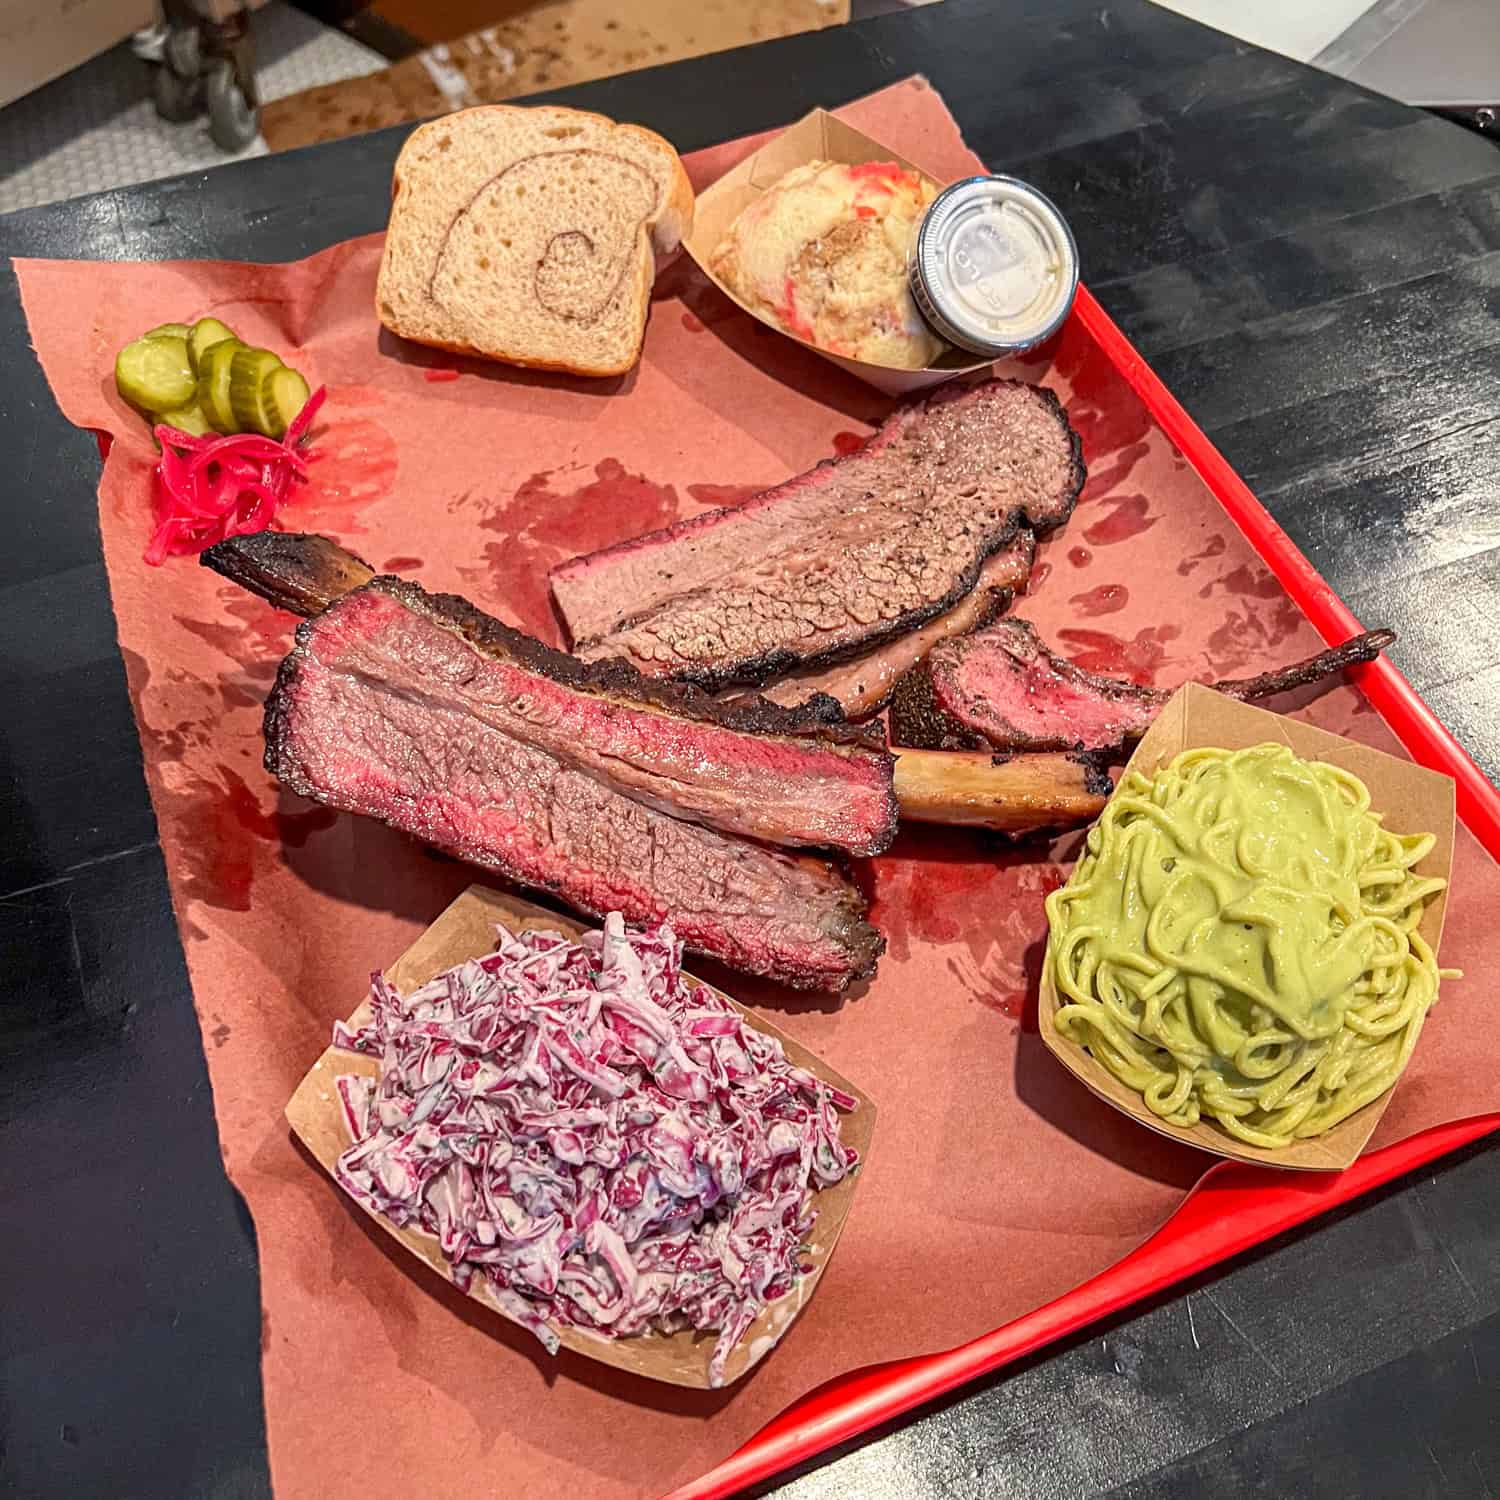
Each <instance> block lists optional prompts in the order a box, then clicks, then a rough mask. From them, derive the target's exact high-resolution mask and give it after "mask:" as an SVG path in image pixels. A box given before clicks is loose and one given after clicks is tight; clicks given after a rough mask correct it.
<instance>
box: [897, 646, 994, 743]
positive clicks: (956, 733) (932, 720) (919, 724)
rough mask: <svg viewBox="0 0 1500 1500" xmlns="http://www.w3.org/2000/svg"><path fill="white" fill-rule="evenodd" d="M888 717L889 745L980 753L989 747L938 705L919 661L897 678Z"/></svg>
mask: <svg viewBox="0 0 1500 1500" xmlns="http://www.w3.org/2000/svg"><path fill="white" fill-rule="evenodd" d="M889 717H890V721H891V744H893V745H896V746H898V747H899V748H901V749H903V750H905V749H912V750H982V749H984V748H985V747H986V746H987V745H988V744H989V741H988V740H986V739H985V737H984V736H983V735H981V734H976V733H975V732H974V731H973V730H972V729H970V728H968V727H967V726H966V725H964V724H960V723H959V721H958V720H957V719H955V718H954V717H953V715H952V714H950V713H946V712H945V711H944V710H943V709H942V708H940V707H939V706H938V701H937V699H936V697H934V696H933V691H932V683H931V682H929V681H928V679H927V672H926V668H925V664H924V663H921V662H919V663H918V664H917V665H916V666H914V667H913V668H912V669H911V670H910V671H909V672H903V673H902V674H901V676H900V677H899V678H898V679H897V681H896V686H895V688H894V689H893V690H892V692H891V712H890V716H889Z"/></svg>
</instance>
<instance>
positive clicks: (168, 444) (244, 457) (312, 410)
mask: <svg viewBox="0 0 1500 1500" xmlns="http://www.w3.org/2000/svg"><path fill="white" fill-rule="evenodd" d="M327 395H328V392H327V389H326V387H324V386H321V385H320V386H319V387H318V388H317V390H315V391H314V392H313V393H312V395H311V396H309V397H308V398H307V400H306V401H305V402H304V403H303V406H302V410H301V411H299V412H298V413H297V415H296V416H295V417H293V418H292V420H291V422H290V424H289V425H288V427H287V430H286V434H285V436H284V437H282V438H281V439H279V440H278V439H276V438H268V437H263V436H262V435H261V434H260V433H258V432H237V433H231V434H228V435H226V436H220V435H219V434H217V433H215V434H212V435H210V436H205V437H195V436H194V435H193V434H192V433H190V432H183V431H181V430H180V429H179V428H176V427H169V426H167V425H166V424H165V423H162V424H161V425H160V426H158V427H157V428H156V440H157V442H158V443H159V444H160V445H161V458H160V460H159V461H158V463H157V465H156V529H155V531H153V532H152V533H151V540H150V542H149V543H148V544H147V546H146V553H145V557H146V561H147V562H148V563H149V564H150V565H151V566H152V567H153V568H156V567H160V566H161V564H162V563H164V562H165V561H166V560H167V558H169V557H186V556H190V555H191V554H193V553H196V552H202V551H203V549H204V548H205V547H211V546H213V544H214V543H215V542H222V541H223V540H224V539H225V538H226V537H231V536H243V535H245V534H247V533H248V532H253V531H264V530H265V529H266V528H267V527H269V526H271V525H273V524H274V523H275V520H276V513H277V511H278V510H279V509H280V508H281V507H282V506H283V505H284V504H286V502H287V500H288V499H290V497H291V492H292V485H293V483H294V482H295V481H298V480H303V479H306V478H307V461H308V459H310V458H313V457H315V456H316V455H315V454H312V453H308V452H303V451H299V445H300V444H301V442H302V440H303V438H305V437H306V436H307V430H308V428H309V427H310V426H311V425H312V420H313V418H314V417H315V416H317V414H318V408H319V407H321V406H322V404H323V402H324V401H325V400H326V399H327Z"/></svg>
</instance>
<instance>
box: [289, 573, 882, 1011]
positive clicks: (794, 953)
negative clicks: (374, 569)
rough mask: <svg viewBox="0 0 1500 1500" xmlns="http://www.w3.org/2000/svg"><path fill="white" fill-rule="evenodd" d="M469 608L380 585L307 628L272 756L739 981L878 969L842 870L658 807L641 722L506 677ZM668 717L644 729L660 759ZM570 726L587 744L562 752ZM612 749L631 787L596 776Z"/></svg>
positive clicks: (318, 783) (658, 780)
mask: <svg viewBox="0 0 1500 1500" xmlns="http://www.w3.org/2000/svg"><path fill="white" fill-rule="evenodd" d="M466 609H467V606H464V605H462V602H461V601H445V600H442V599H432V598H429V597H428V596H425V595H423V594H422V593H421V591H420V590H419V589H416V588H415V586H414V585H410V584H402V583H400V582H399V581H397V580H391V579H377V580H376V581H375V582H374V583H371V584H369V585H367V586H365V587H364V588H362V589H359V590H358V591H356V592H355V593H352V594H350V595H348V596H346V597H345V598H344V599H342V600H340V601H338V602H336V603H334V604H333V605H331V606H330V607H329V608H328V609H326V610H325V611H324V612H323V613H322V614H320V615H318V616H316V617H315V618H313V619H311V620H308V621H306V622H305V623H304V624H302V625H301V626H300V627H299V628H298V631H297V644H296V647H295V649H294V650H293V651H292V653H291V654H290V655H289V656H288V657H287V658H286V660H285V661H284V662H283V663H282V666H281V671H280V673H279V675H278V678H277V682H276V686H275V689H274V690H273V692H272V694H271V696H270V699H269V700H268V702H267V704H266V765H267V767H268V768H269V769H270V770H271V771H272V773H273V774H274V775H276V776H277V777H279V778H280V779H281V780H282V781H283V782H285V783H286V784H287V785H288V786H289V787H291V788H292V789H293V790H294V791H296V792H299V793H300V794H302V795H303V796H307V797H313V798H316V799H317V800H318V801H320V802H324V803H327V804H329V805H330V806H333V807H338V808H341V809H344V810H345V811H348V812H356V813H363V814H366V815H368V816H370V817H377V818H381V819H383V820H384V821H385V822H387V823H389V824H391V825H392V826H394V827H396V828H400V829H402V830H403V831H405V832H407V833H410V834H413V835H415V836H416V837H418V838H420V839H423V840H425V841H426V842H428V843H430V844H434V845H436V846H437V847H439V848H441V849H445V850H448V851H450V852H452V853H454V854H456V855H458V856H460V857H461V858H463V859H466V860H469V861H470V862H471V863H474V864H477V865H481V866H484V867H485V868H488V869H491V870H495V871H498V872H499V873H500V874H502V875H504V876H506V877H507V878H508V879H511V880H514V881H517V882H519V883H520V884H522V885H528V886H534V887H538V888H540V889H543V890H548V891H552V892H553V893H555V894H556V895H557V896H558V897H559V898H561V899H562V900H564V901H566V902H567V903H568V904H569V905H571V906H574V907H577V908H579V909H581V910H583V911H586V912H592V913H594V914H596V915H597V914H601V913H604V912H608V911H621V912H623V913H624V914H625V916H626V918H627V920H629V921H631V922H638V923H639V922H651V921H656V920H661V919H670V920H671V922H672V925H673V927H674V928H675V930H676V931H677V933H678V935H679V936H680V937H681V938H682V939H683V941H684V942H685V943H687V944H688V945H689V947H691V948H693V949H694V950H696V951H697V952H700V953H705V954H709V955H711V956H713V957H714V958H717V959H720V960H722V961H723V962H725V963H727V964H730V965H733V966H734V967H736V968H740V969H743V970H746V971H748V972H750V973H755V974H764V975H768V976H769V977H771V978H774V979H776V980H779V981H781V982H782V983H785V984H789V985H794V986H797V987H802V988H813V989H829V990H838V989H842V988H843V987H844V986H846V985H847V984H849V983H850V982H851V981H853V980H855V979H858V978H861V977H863V976H865V975H867V974H869V973H871V972H872V971H873V969H874V967H875V962H876V960H877V958H878V957H879V954H880V952H881V949H882V947H883V943H882V940H881V938H880V936H879V934H878V933H877V932H876V931H875V930H874V929H873V928H872V927H871V926H870V925H869V924H868V923H867V922H866V921H865V920H864V913H865V902H864V900H863V898H862V897H861V896H860V894H859V892H858V891H857V890H856V888H855V887H854V885H853V884H852V883H851V882H850V881H849V880H848V879H847V877H846V876H845V875H844V874H843V872H842V871H841V870H840V869H839V868H838V867H837V866H835V865H834V864H832V863H829V862H828V861H826V860H822V859H815V858H811V857H805V856H801V857H799V856H794V855H790V854H787V853H784V852H782V851H779V850H775V849H770V848H766V847H765V846H763V845H761V844H757V843H752V842H750V841H748V840H745V839H739V838H733V837H726V836H725V835H724V834H721V833H718V832H716V831H714V830H713V829H711V828H705V827H702V826H699V825H698V824H694V823H688V822H683V821H681V820H679V819H678V818H676V817H671V816H668V815H667V814H666V813H664V812H662V811H659V810H658V807H657V806H656V805H654V804H655V803H656V802H657V800H658V796H659V794H660V792H661V789H662V786H663V784H665V783H668V782H670V779H671V778H670V775H667V774H665V773H664V772H663V770H662V765H661V763H660V762H659V761H658V762H655V763H643V762H649V761H650V757H649V756H647V755H645V754H644V753H643V752H642V751H641V750H640V749H637V748H632V747H633V746H635V745H636V744H637V742H636V740H635V735H636V734H637V733H638V732H640V731H642V729H643V728H649V726H643V725H642V724H641V723H640V715H639V714H636V715H635V716H634V718H632V716H631V711H630V710H628V709H620V710H618V711H616V710H615V708H614V707H613V705H611V704H610V703H609V701H608V700H607V699H603V698H598V697H594V698H593V699H592V702H593V703H594V704H595V705H596V707H595V708H594V710H593V713H592V716H591V717H589V718H588V719H587V720H580V719H579V718H578V717H577V714H578V712H579V710H578V707H577V705H576V704H569V703H566V702H560V701H559V699H558V698H557V696H556V694H555V692H554V691H553V690H554V688H556V686H557V684H555V683H553V681H552V679H550V678H548V677H546V676H544V675H542V674H540V673H535V672H533V673H531V674H529V679H528V681H527V682H525V683H522V684H520V685H519V686H518V685H517V684H516V683H515V682H514V681H513V680H512V677H511V675H510V674H513V673H519V672H522V671H524V668H522V667H521V666H519V665H510V664H502V661H501V659H500V658H499V657H498V656H496V655H494V654H492V653H491V652H490V651H488V650H480V649H476V647H475V645H473V644H471V643H470V642H469V640H468V639H466V638H465V636H464V635H463V634H461V633H460V628H462V626H463V624H464V623H465V622H463V621H462V620H461V619H458V620H455V618H454V617H455V616H462V614H463V612H464V611H465V610H466ZM481 619H482V617H481ZM489 623H490V624H493V622H489ZM468 624H469V625H471V626H472V625H473V622H472V621H471V622H468ZM455 627H459V628H455ZM495 628H496V629H499V630H503V627H495ZM489 633H490V632H489V631H487V629H486V628H485V626H484V625H479V626H478V627H477V628H476V629H475V634H476V635H478V636H484V635H486V634H489ZM506 634H507V635H511V634H513V632H506ZM507 644H510V643H507ZM585 696H587V695H585ZM676 722H677V721H668V731H667V732H668V738H667V739H666V740H665V741H664V740H661V739H657V740H653V741H652V744H653V745H654V746H655V749H656V751H657V752H658V753H659V754H661V755H663V756H665V758H666V760H667V761H668V762H672V761H673V758H674V757H675V756H676V755H677V754H678V747H676V746H674V745H673V743H672V742H671V740H670V733H672V732H675V731H672V730H671V728H670V726H671V724H674V723H676ZM682 722H684V723H692V722H694V721H682ZM573 734H584V735H591V736H593V738H592V739H591V740H590V741H589V742H588V744H587V746H584V745H577V746H574V753H572V754H564V753H563V752H562V750H561V748H560V745H559V741H565V740H568V739H569V738H570V736H572V735H573ZM684 748H685V747H684ZM579 751H584V752H585V753H584V754H583V755H580V754H579V753H578V752H579ZM688 753H690V752H688ZM616 754H619V755H622V756H624V762H623V775H624V779H626V780H627V781H636V782H637V783H638V784H636V785H635V792H636V795H627V794H626V793H625V792H624V791H622V790H620V789H618V787H617V785H616V784H615V781H614V780H612V779H610V778H606V777H601V776H600V775H599V774H597V770H598V764H597V762H598V761H600V760H603V759H606V758H609V757H611V756H613V755H616ZM588 760H593V761H594V762H595V764H594V765H593V766H592V767H590V766H589V765H585V764H583V763H582V762H584V761H588ZM762 770H763V776H764V779H767V780H769V779H773V778H774V767H766V768H762ZM653 789H654V790H653ZM747 800H750V801H753V800H754V799H753V798H749V799H747Z"/></svg>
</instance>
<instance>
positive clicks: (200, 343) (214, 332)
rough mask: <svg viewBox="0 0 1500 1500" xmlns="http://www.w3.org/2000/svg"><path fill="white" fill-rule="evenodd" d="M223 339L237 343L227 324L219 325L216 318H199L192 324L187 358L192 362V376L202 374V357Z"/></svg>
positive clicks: (233, 332)
mask: <svg viewBox="0 0 1500 1500" xmlns="http://www.w3.org/2000/svg"><path fill="white" fill-rule="evenodd" d="M225 339H234V340H235V342H236V343H237V342H238V341H239V340H238V336H237V335H236V334H235V331H234V329H232V328H231V327H230V326H229V324H228V323H221V322H220V321H219V320H218V319H217V318H199V319H198V321H197V322H196V323H194V324H193V329H192V332H191V333H190V334H189V335H188V358H189V359H191V360H192V362H193V374H194V375H201V374H202V373H203V369H202V365H203V356H204V355H205V354H207V353H208V351H209V350H210V349H212V348H213V346H214V345H215V344H221V343H223V342H224V340H225Z"/></svg>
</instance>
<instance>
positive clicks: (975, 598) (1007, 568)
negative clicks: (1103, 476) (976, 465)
mask: <svg viewBox="0 0 1500 1500" xmlns="http://www.w3.org/2000/svg"><path fill="white" fill-rule="evenodd" d="M1035 555H1036V540H1035V538H1034V537H1033V536H1032V534H1031V533H1030V532H1029V531H1022V532H1021V533H1020V534H1019V535H1018V536H1017V537H1016V539H1015V541H1013V542H1012V543H1011V544H1010V545H1009V546H1008V547H1006V548H1005V549H1004V550H1003V551H1001V552H997V553H996V554H995V555H994V556H993V557H992V558H990V559H988V561H986V563H985V565H984V567H983V569H981V571H980V574H979V585H978V587H977V588H975V589H974V590H973V591H972V592H971V593H969V594H967V595H965V596H964V598H962V599H960V600H959V601H958V603H957V604H955V605H954V606H953V608H952V609H950V610H948V611H946V613H944V614H941V615H939V616H938V617H937V618H936V619H934V620H929V621H928V622H927V623H926V624H925V625H919V626H918V627H917V628H916V629H915V630H913V631H912V632H911V634H910V635H903V636H900V637H898V638H897V639H896V640H894V641H888V642H887V643H886V644H885V645H884V646H877V647H876V648H875V649H874V650H873V651H866V652H865V653H864V654H863V655H861V656H856V657H854V658H853V659H852V660H850V661H841V662H835V663H834V665H833V666H831V667H808V668H806V669H805V670H804V671H801V672H789V673H787V675H786V676H784V677H778V678H777V679H776V681H775V682H772V683H768V684H767V685H766V686H765V687H764V688H762V689H761V690H760V692H761V696H762V697H764V698H769V699H770V700H771V702H772V703H781V704H785V705H786V706H787V707H789V708H790V707H794V706H795V705H797V704H799V703H806V702H807V701H808V699H810V698H811V697H812V696H813V694H814V693H823V694H826V695H827V696H828V697H830V698H832V699H833V700H834V701H835V702H836V703H837V704H838V705H839V707H840V708H842V709H843V711H844V715H845V717H846V718H848V719H851V720H858V719H868V718H869V717H870V716H871V715H872V714H877V713H879V712H880V710H881V709H882V708H884V707H885V706H886V704H887V703H888V702H889V701H890V697H891V694H892V692H893V691H894V690H895V687H896V683H897V682H898V681H899V680H900V679H901V676H902V674H903V673H905V672H909V671H910V670H911V669H912V668H913V667H914V666H916V664H917V663H918V662H919V661H921V660H922V658H923V657H924V656H926V655H927V653H928V652H929V651H931V650H932V648H933V647H934V646H936V645H939V644H940V643H941V642H943V641H948V640H952V639H953V638H954V637H956V636H961V635H968V634H969V633H970V631H974V630H980V629H983V627H984V626H986V625H988V624H990V623H992V622H993V621H995V620H997V619H999V617H1000V616H1001V615H1003V614H1004V613H1005V611H1006V610H1007V609H1008V608H1009V607H1010V602H1011V599H1012V598H1013V597H1014V595H1015V593H1016V592H1018V591H1019V590H1020V589H1023V588H1024V587H1025V586H1026V580H1027V578H1028V577H1029V576H1030V573H1031V563H1032V559H1033V557H1034V556H1035Z"/></svg>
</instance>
